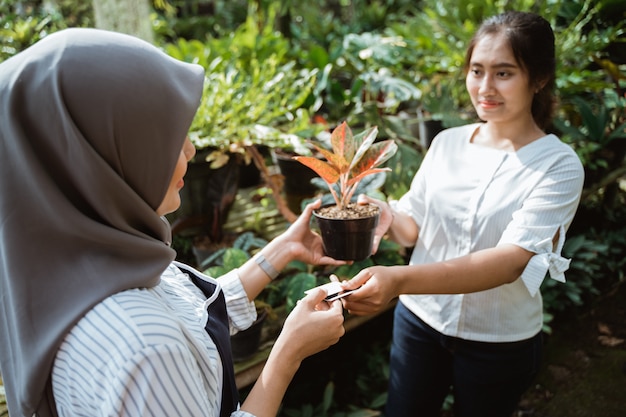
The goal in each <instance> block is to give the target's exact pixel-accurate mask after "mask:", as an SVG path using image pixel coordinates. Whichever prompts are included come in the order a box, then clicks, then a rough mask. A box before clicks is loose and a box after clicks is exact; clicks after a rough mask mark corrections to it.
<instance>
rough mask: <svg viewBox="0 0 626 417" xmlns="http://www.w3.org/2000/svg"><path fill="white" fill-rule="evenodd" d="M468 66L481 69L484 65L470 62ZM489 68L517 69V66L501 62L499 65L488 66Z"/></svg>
mask: <svg viewBox="0 0 626 417" xmlns="http://www.w3.org/2000/svg"><path fill="white" fill-rule="evenodd" d="M470 66H471V67H481V68H483V67H484V65H483V64H481V63H480V62H470ZM490 67H491V68H496V69H502V68H519V67H518V66H517V65H515V64H511V63H509V62H501V63H499V64H495V65H490Z"/></svg>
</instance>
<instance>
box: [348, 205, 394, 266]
mask: <svg viewBox="0 0 626 417" xmlns="http://www.w3.org/2000/svg"><path fill="white" fill-rule="evenodd" d="M357 204H361V205H365V204H374V205H376V206H378V208H379V209H380V217H379V219H378V226H376V231H375V232H374V242H373V244H372V254H374V253H376V251H377V250H378V245H379V244H380V241H381V239H382V238H383V236H384V235H385V233H387V230H388V229H389V227H390V226H391V223H392V222H393V212H392V211H391V207H390V206H389V204H387V203H386V202H384V201H382V200H378V199H376V198H372V197H370V196H367V195H365V194H360V195H359V198H358V200H357Z"/></svg>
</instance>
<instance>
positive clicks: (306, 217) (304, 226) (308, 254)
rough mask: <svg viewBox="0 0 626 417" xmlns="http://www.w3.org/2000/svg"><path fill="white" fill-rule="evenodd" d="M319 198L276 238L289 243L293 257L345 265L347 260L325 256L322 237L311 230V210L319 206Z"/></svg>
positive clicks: (285, 243) (305, 260)
mask: <svg viewBox="0 0 626 417" xmlns="http://www.w3.org/2000/svg"><path fill="white" fill-rule="evenodd" d="M321 204H322V201H321V200H319V199H318V200H316V201H314V202H313V203H310V204H308V205H307V206H306V207H305V208H304V210H303V211H302V214H300V216H299V217H298V218H297V219H296V221H295V222H294V223H293V224H292V225H291V226H290V227H289V228H288V229H287V230H286V231H285V233H283V234H282V235H281V236H279V237H278V238H276V240H277V241H280V244H281V245H289V247H290V251H291V254H292V256H293V257H294V259H297V260H299V261H302V262H305V263H307V264H310V265H345V264H346V263H348V262H347V261H340V260H336V259H333V258H331V257H330V256H326V255H325V254H324V247H323V245H322V237H321V236H320V235H319V234H317V233H315V232H314V231H312V230H311V228H310V226H309V225H310V222H311V215H312V213H313V210H315V209H317V208H319V207H320V206H321Z"/></svg>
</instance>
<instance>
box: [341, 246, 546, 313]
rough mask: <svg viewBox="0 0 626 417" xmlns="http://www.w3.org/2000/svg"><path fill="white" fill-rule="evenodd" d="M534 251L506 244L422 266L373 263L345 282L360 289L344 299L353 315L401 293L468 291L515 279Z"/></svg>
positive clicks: (379, 306)
mask: <svg viewBox="0 0 626 417" xmlns="http://www.w3.org/2000/svg"><path fill="white" fill-rule="evenodd" d="M533 255H534V254H533V253H532V252H529V251H527V250H525V249H522V248H521V247H519V246H516V245H512V244H507V245H501V246H497V247H495V248H490V249H484V250H481V251H478V252H474V253H471V254H468V255H465V256H461V257H459V258H455V259H450V260H448V261H442V262H434V263H430V264H421V265H397V266H388V267H386V266H373V267H369V268H366V269H364V270H362V271H361V272H359V273H358V274H357V275H356V276H355V277H354V278H352V279H351V280H349V281H346V282H344V283H343V284H342V285H343V287H344V288H345V289H353V288H359V287H361V288H360V289H358V290H357V291H355V292H353V293H351V294H350V295H349V296H347V297H345V298H344V299H343V303H344V307H345V308H346V309H347V310H348V311H349V312H350V313H351V314H356V315H365V314H372V313H375V312H377V311H380V310H381V309H382V308H384V307H385V306H386V305H387V304H388V303H389V302H390V301H391V300H392V299H394V298H395V297H397V296H399V295H400V294H467V293H471V292H476V291H483V290H487V289H490V288H495V287H497V286H499V285H502V284H508V283H511V282H513V281H515V280H516V279H517V278H518V277H519V276H520V275H521V273H522V272H523V271H524V268H525V267H526V264H528V261H529V260H530V258H531V257H532V256H533Z"/></svg>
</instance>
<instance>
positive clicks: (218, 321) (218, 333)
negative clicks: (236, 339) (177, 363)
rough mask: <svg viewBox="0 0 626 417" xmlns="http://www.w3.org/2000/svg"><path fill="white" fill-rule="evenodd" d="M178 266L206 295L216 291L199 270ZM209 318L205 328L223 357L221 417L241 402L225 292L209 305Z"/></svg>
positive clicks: (225, 415) (225, 416)
mask: <svg viewBox="0 0 626 417" xmlns="http://www.w3.org/2000/svg"><path fill="white" fill-rule="evenodd" d="M177 266H178V267H179V268H180V269H181V271H183V272H185V273H187V274H188V275H189V277H190V278H191V280H192V282H193V283H194V284H195V285H196V286H197V287H198V288H200V289H201V290H202V292H203V293H204V295H205V296H206V297H207V298H209V297H211V296H212V295H213V293H214V292H215V289H216V288H217V286H216V285H215V284H213V283H212V282H208V281H205V280H204V279H202V278H201V277H200V276H198V272H197V271H195V270H193V269H192V268H190V267H188V266H186V265H180V264H179V263H177ZM207 311H208V313H209V319H208V320H207V323H206V326H205V330H206V331H207V333H208V334H209V336H211V339H212V340H213V343H215V345H216V346H217V351H218V352H219V354H220V358H222V367H223V368H224V381H223V384H222V406H221V407H220V417H227V416H230V415H231V414H232V413H233V412H234V411H235V410H237V405H238V404H239V391H238V390H237V384H236V383H235V368H234V365H233V355H232V352H231V349H230V331H229V328H228V313H227V311H226V301H225V299H224V293H223V292H222V291H221V289H220V292H219V294H218V296H217V299H216V300H215V301H214V302H213V303H211V305H209V306H208V308H207Z"/></svg>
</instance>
